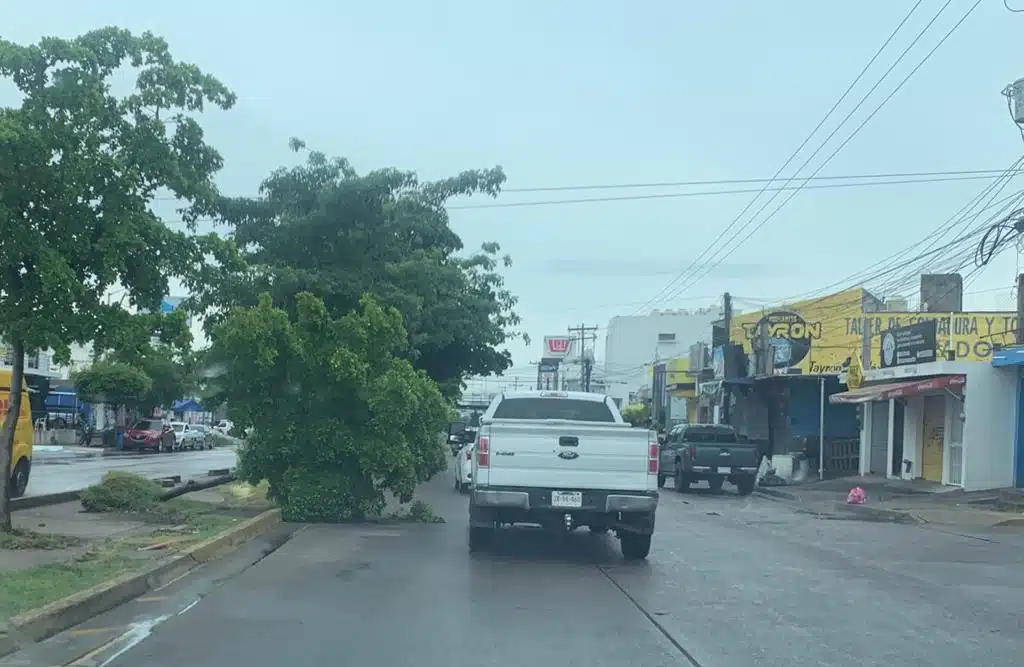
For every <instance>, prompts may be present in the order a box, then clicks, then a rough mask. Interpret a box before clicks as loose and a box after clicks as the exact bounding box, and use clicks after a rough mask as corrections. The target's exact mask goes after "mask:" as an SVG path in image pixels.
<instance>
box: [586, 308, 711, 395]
mask: <svg viewBox="0 0 1024 667" xmlns="http://www.w3.org/2000/svg"><path fill="white" fill-rule="evenodd" d="M719 319H721V314H720V313H719V311H718V308H704V309H701V310H694V311H690V310H655V311H653V312H652V313H651V314H650V315H632V316H616V317H613V318H612V319H611V320H610V321H609V322H608V328H607V330H606V332H605V339H604V380H605V382H606V384H607V387H608V395H609V396H611V397H612V398H615V399H619V400H620V401H622V402H623V403H625V402H626V401H627V400H628V399H629V393H630V392H635V391H636V390H637V388H638V387H639V386H641V385H643V384H645V383H647V382H648V377H647V368H648V366H650V365H651V364H653V363H656V362H658V361H665V360H667V359H672V358H674V357H682V356H686V355H688V354H689V352H690V346H691V345H693V344H694V343H697V342H699V341H708V340H710V338H711V324H712V322H715V321H717V320H719Z"/></svg>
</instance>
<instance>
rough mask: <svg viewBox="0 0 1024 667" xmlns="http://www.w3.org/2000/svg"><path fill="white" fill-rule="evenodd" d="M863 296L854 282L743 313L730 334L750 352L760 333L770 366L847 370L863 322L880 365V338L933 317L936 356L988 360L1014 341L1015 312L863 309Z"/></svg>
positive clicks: (791, 370)
mask: <svg viewBox="0 0 1024 667" xmlns="http://www.w3.org/2000/svg"><path fill="white" fill-rule="evenodd" d="M865 301H866V293H865V291H864V290H862V289H860V288H856V289H851V290H846V291H844V292H839V293H836V294H830V295H828V296H824V297H821V298H816V299H807V300H804V301H798V302H796V303H791V304H787V305H785V306H779V307H778V308H775V309H765V310H763V311H756V312H751V313H744V314H741V315H737V316H735V317H734V318H733V320H732V322H733V323H732V331H731V334H730V335H731V339H732V341H733V342H734V343H739V344H742V346H743V349H744V351H745V352H746V353H747V354H748V355H750V354H752V352H753V346H754V344H755V341H756V339H757V337H758V336H760V335H762V333H763V335H764V336H765V338H766V339H767V340H766V342H767V344H768V345H769V346H770V347H771V349H772V351H773V355H772V360H770V361H771V362H772V363H773V365H774V372H776V373H780V372H781V373H794V372H798V373H803V374H806V375H828V374H838V373H841V372H843V371H845V370H846V369H845V368H844V367H843V366H844V361H846V359H847V358H848V357H849V356H850V350H859V349H861V347H862V344H863V341H864V332H865V330H866V329H865V323H867V326H869V327H870V329H867V331H869V333H870V336H871V345H870V350H871V364H870V368H881V367H882V359H881V356H882V346H881V339H882V337H883V336H884V334H885V332H886V331H890V330H892V329H896V328H899V327H906V326H909V325H914V324H917V323H919V322H932V323H934V326H935V357H934V358H935V359H946V358H947V357H952V358H953V359H954V360H956V361H989V360H990V359H991V358H992V352H993V349H994V348H995V347H997V346H1000V345H1009V344H1012V343H1013V338H1014V331H1016V329H1017V313H1016V312H1009V311H1007V312H1002V311H999V312H969V313H917V312H870V311H868V312H865V311H864V308H863V305H864V303H865ZM867 366H868V365H867V364H865V368H864V370H868V367H867Z"/></svg>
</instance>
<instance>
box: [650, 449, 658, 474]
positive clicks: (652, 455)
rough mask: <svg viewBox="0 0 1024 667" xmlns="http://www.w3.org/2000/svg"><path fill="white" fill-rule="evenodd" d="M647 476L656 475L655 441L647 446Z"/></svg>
mask: <svg viewBox="0 0 1024 667" xmlns="http://www.w3.org/2000/svg"><path fill="white" fill-rule="evenodd" d="M647 474H648V475H657V474H658V443H657V441H654V442H650V443H648V444H647Z"/></svg>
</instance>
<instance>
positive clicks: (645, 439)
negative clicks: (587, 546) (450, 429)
mask: <svg viewBox="0 0 1024 667" xmlns="http://www.w3.org/2000/svg"><path fill="white" fill-rule="evenodd" d="M481 437H488V438H489V439H490V440H489V447H490V465H489V467H488V468H484V469H481V470H479V472H478V473H477V474H478V475H479V476H478V478H477V481H478V482H479V483H482V484H484V485H488V486H524V487H557V488H565V489H634V490H644V489H646V488H647V487H648V472H647V466H648V463H647V453H648V444H649V433H648V431H646V430H644V429H637V428H631V427H630V426H628V425H625V424H593V425H589V424H585V423H580V422H575V423H569V422H559V421H557V420H548V421H544V422H542V423H537V422H536V421H534V422H529V423H527V422H519V421H516V420H508V421H501V420H495V421H494V422H492V423H491V424H490V426H489V427H488V428H487V429H486V431H484V432H482V433H481Z"/></svg>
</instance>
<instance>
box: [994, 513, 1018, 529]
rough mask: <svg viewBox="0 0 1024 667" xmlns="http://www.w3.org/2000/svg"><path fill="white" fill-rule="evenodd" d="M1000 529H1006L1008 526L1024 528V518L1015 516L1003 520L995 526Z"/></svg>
mask: <svg viewBox="0 0 1024 667" xmlns="http://www.w3.org/2000/svg"><path fill="white" fill-rule="evenodd" d="M993 525H995V526H997V527H999V528H1005V527H1007V526H1021V527H1024V516H1013V517H1010V518H1009V519H1003V520H1002V521H1000V522H998V523H996V524H993Z"/></svg>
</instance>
